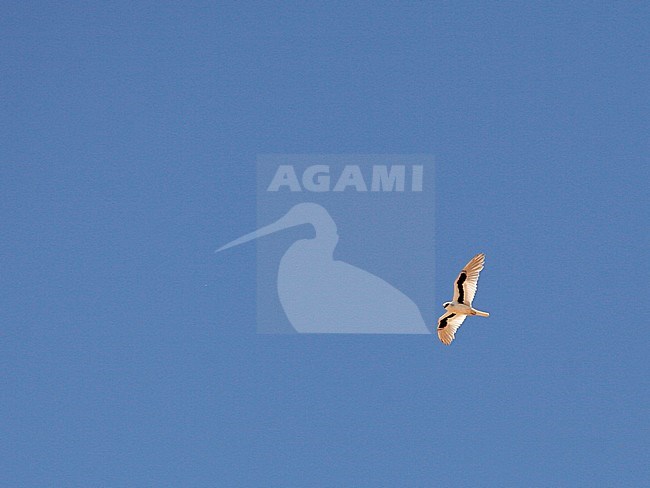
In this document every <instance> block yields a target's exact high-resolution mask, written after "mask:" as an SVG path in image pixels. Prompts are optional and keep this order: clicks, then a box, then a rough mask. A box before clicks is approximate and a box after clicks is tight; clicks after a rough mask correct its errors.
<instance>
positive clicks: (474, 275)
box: [454, 253, 485, 307]
mask: <svg viewBox="0 0 650 488" xmlns="http://www.w3.org/2000/svg"><path fill="white" fill-rule="evenodd" d="M484 263H485V254H483V253H481V254H477V255H476V256H474V257H473V258H472V259H471V261H470V262H469V263H467V264H466V265H465V267H464V268H463V270H462V271H461V272H460V274H459V275H458V278H456V281H455V282H454V301H455V302H458V303H464V304H465V305H468V306H470V307H471V306H472V300H474V295H476V285H477V284H478V275H479V273H480V272H481V270H482V269H483V264H484Z"/></svg>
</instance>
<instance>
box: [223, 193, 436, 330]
mask: <svg viewBox="0 0 650 488" xmlns="http://www.w3.org/2000/svg"><path fill="white" fill-rule="evenodd" d="M305 224H309V225H312V226H313V228H314V231H315V236H314V237H313V238H310V239H300V240H298V241H296V242H294V243H293V244H292V245H291V246H290V247H289V249H287V251H286V252H285V253H284V255H283V256H282V259H281V260H280V265H279V268H278V275H277V293H278V297H279V300H280V304H281V305H282V309H283V310H284V313H285V314H286V317H287V319H288V320H289V322H290V323H291V326H292V327H293V328H294V329H295V330H296V331H297V332H300V333H354V334H364V333H367V334H430V333H431V332H430V331H429V329H428V328H427V326H426V325H425V322H424V320H423V318H422V315H421V313H420V310H419V308H418V307H417V305H416V304H415V303H414V302H413V301H412V300H411V299H410V298H409V297H407V296H406V295H405V294H404V293H403V292H401V291H400V290H398V289H397V288H396V287H394V286H393V285H391V284H390V283H388V282H387V281H385V280H384V279H382V278H380V277H378V276H376V275H374V274H372V273H370V272H368V271H365V270H363V269H360V268H358V267H356V266H353V265H351V264H349V263H346V262H344V261H339V260H335V259H334V257H333V253H334V250H335V248H336V245H337V243H338V240H339V235H338V232H337V227H336V223H335V222H334V220H333V219H332V217H331V216H330V214H329V212H328V211H327V210H326V209H325V208H324V207H323V206H321V205H318V204H316V203H310V202H303V203H298V204H296V205H294V206H293V207H292V208H291V209H290V210H289V211H288V212H287V213H286V214H285V215H284V216H283V217H281V218H280V219H279V220H277V221H275V222H273V223H271V224H269V225H266V226H264V227H262V228H260V229H258V230H256V231H254V232H251V233H249V234H246V235H244V236H242V237H240V238H238V239H235V240H234V241H232V242H230V243H228V244H226V245H224V246H222V247H221V248H219V249H217V252H220V251H225V250H226V249H229V248H232V247H234V246H238V245H240V244H244V243H245V242H248V241H251V240H253V239H259V238H261V237H264V236H267V235H269V234H273V233H275V232H279V231H281V230H284V229H288V228H290V227H295V226H299V225H305Z"/></svg>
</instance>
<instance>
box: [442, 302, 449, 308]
mask: <svg viewBox="0 0 650 488" xmlns="http://www.w3.org/2000/svg"><path fill="white" fill-rule="evenodd" d="M449 305H451V302H445V303H443V304H442V306H443V307H445V308H447V307H448V306H449Z"/></svg>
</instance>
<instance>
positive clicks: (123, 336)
mask: <svg viewBox="0 0 650 488" xmlns="http://www.w3.org/2000/svg"><path fill="white" fill-rule="evenodd" d="M649 10H650V9H649V8H648V6H647V5H644V4H642V3H641V2H616V3H614V2H612V3H604V2H594V3H587V2H573V4H572V5H567V4H566V2H540V3H535V5H529V6H524V5H523V4H521V3H519V2H517V3H510V2H499V3H496V4H490V5H488V4H485V3H481V4H475V3H472V2H440V3H435V4H434V3H410V2H409V3H400V4H397V3H385V2H377V3H365V2H355V4H354V5H349V4H347V3H343V2H341V3H328V4H327V5H324V4H321V5H312V4H309V3H291V2H286V3H281V4H275V3H274V2H273V3H272V2H264V3H258V2H255V3H214V2H191V3H188V2H178V3H169V2H138V3H135V4H134V3H131V2H122V3H121V2H115V3H111V4H108V5H100V4H92V3H91V4H88V3H86V2H63V3H61V2H31V3H30V2H6V3H5V4H4V5H3V9H2V14H0V32H1V33H2V34H1V35H0V53H1V63H2V72H3V75H2V77H1V80H0V93H1V95H2V97H1V98H2V106H3V109H2V111H0V123H1V126H0V127H1V131H0V134H1V136H0V137H1V139H0V146H1V151H0V158H1V161H2V164H1V165H0V199H1V201H2V223H3V237H2V239H0V263H1V268H0V271H1V276H2V278H1V279H2V293H1V295H0V296H1V303H0V314H1V315H0V318H1V323H0V327H1V336H0V377H1V378H2V383H1V387H0V388H1V389H0V391H1V393H2V395H1V403H0V409H1V410H0V418H1V419H2V420H1V421H0V429H1V430H0V439H1V440H0V448H1V450H0V481H2V483H1V484H2V485H3V486H16V487H31V486H34V487H40V486H65V487H68V486H80V487H86V486H125V487H127V486H128V487H132V486H206V487H207V486H210V487H212V486H253V487H259V486H279V487H287V486H300V487H306V486H333V487H341V486H373V487H376V486H641V485H643V484H646V483H647V482H648V479H649V473H648V468H647V466H646V463H647V459H648V454H649V453H648V431H649V425H648V409H647V405H648V402H649V400H650V398H649V394H648V393H649V386H648V362H647V351H648V347H649V346H650V344H649V338H650V332H649V331H648V324H649V322H650V321H649V314H648V310H649V304H648V294H647V290H646V288H645V280H646V278H645V277H646V276H647V274H648V265H647V249H648V220H649V219H648V217H649V216H648V197H647V183H648V176H649V175H648V149H649V147H648V129H649V128H650V127H649V124H648V112H649V109H650V107H649V103H648V102H649V100H650V98H649V96H648V83H649V81H650V80H649V79H648V78H649V76H648V75H649V70H648V61H647V46H648V41H649V40H650V39H649V37H650V35H649V34H648V30H647V25H648V23H649V21H650V15H649V14H650V11H649ZM260 153H308V154H311V153H325V154H327V153H360V154H366V153H379V154H384V153H387V154H414V153H424V154H433V155H435V158H436V162H437V164H436V185H437V186H436V188H437V192H436V209H435V210H436V222H435V231H436V246H435V249H432V250H431V259H434V260H435V269H436V270H437V272H436V273H435V276H431V284H432V285H431V286H432V289H435V290H436V291H435V297H432V300H431V308H430V309H429V310H425V311H423V313H424V314H425V316H426V317H425V318H426V319H427V320H430V321H434V320H435V318H436V317H437V315H438V312H439V311H440V310H441V308H440V304H441V303H442V302H443V301H445V300H447V299H449V298H450V297H449V294H450V292H451V288H450V283H451V280H452V279H453V277H454V276H455V275H456V273H457V272H458V269H459V266H462V264H464V263H465V262H466V261H467V259H469V257H471V256H473V255H474V254H475V253H476V252H479V251H482V252H485V253H486V255H487V266H486V269H485V271H484V272H483V274H482V276H481V283H480V288H479V292H478V295H477V300H476V305H477V306H478V307H479V308H481V309H485V310H488V311H490V312H491V314H492V315H491V317H490V318H489V319H484V320H482V321H479V320H478V319H472V320H468V321H467V322H466V325H464V326H463V328H461V330H460V333H459V336H458V340H457V341H456V342H455V343H454V344H453V345H452V346H451V347H444V346H442V345H441V344H440V343H439V342H438V340H437V338H436V337H435V336H433V335H432V336H370V337H369V336H362V335H355V336H322V335H292V336H287V335H259V334H256V326H255V247H254V246H253V245H251V246H248V247H242V248H239V249H238V252H236V253H231V254H229V255H228V259H221V258H220V256H219V255H215V254H213V250H214V249H215V248H216V247H218V246H220V245H222V244H224V243H225V242H228V241H229V240H232V239H233V238H235V237H238V236H240V235H243V234H245V233H247V232H250V231H251V230H253V229H254V228H255V226H256V218H255V215H256V213H255V158H256V155H257V154H260ZM459 219H461V221H460V222H459ZM479 304H480V305H479Z"/></svg>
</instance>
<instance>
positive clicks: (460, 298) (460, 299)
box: [456, 270, 467, 304]
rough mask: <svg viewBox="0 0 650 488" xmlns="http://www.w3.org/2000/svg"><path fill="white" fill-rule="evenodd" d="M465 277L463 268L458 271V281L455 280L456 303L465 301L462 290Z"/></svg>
mask: <svg viewBox="0 0 650 488" xmlns="http://www.w3.org/2000/svg"><path fill="white" fill-rule="evenodd" d="M466 279H467V273H466V272H465V270H463V271H462V272H461V273H460V276H459V277H458V281H457V282H456V286H457V287H458V303H463V304H464V303H465V302H464V300H465V292H464V290H463V283H465V280H466Z"/></svg>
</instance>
